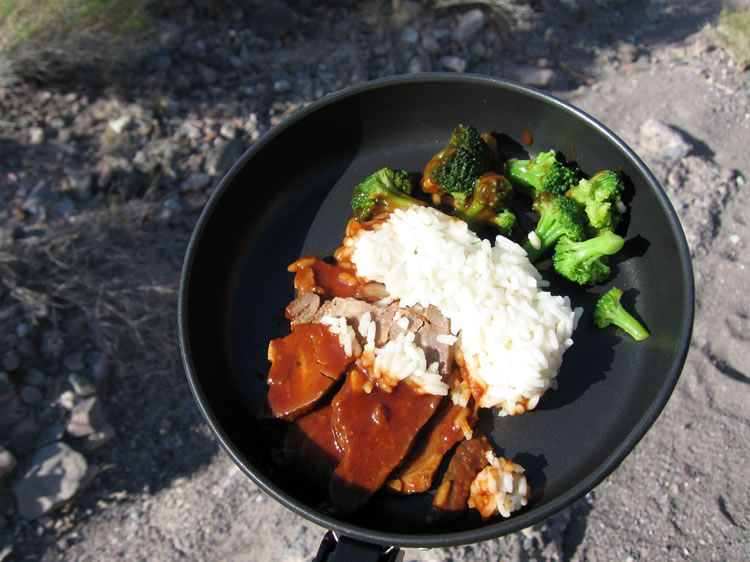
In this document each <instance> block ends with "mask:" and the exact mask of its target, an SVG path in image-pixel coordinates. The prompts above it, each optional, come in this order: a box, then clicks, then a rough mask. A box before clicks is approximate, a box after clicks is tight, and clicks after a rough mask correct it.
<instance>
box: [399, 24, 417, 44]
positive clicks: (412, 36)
mask: <svg viewBox="0 0 750 562" xmlns="http://www.w3.org/2000/svg"><path fill="white" fill-rule="evenodd" d="M400 40H401V42H403V43H406V44H407V45H416V44H417V43H418V42H419V32H418V31H417V30H416V29H414V28H413V27H412V26H410V25H407V26H406V27H404V28H403V29H402V30H401V37H400Z"/></svg>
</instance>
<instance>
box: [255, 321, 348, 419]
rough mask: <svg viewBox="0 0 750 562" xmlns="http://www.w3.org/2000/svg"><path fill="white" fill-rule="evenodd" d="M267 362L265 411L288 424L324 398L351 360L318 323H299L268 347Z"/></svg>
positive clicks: (328, 332)
mask: <svg viewBox="0 0 750 562" xmlns="http://www.w3.org/2000/svg"><path fill="white" fill-rule="evenodd" d="M268 360H269V361H271V369H270V370H269V372H268V378H267V382H268V386H269V388H268V394H267V396H266V402H267V405H268V409H269V411H270V412H271V415H272V416H273V417H276V418H280V419H285V420H289V421H292V420H294V419H296V418H298V417H299V416H301V415H302V414H304V413H306V412H309V411H310V410H311V409H312V408H313V407H314V406H315V405H316V404H317V403H318V401H319V400H320V399H321V398H322V397H323V396H325V395H326V393H327V392H328V391H329V390H330V389H331V388H332V387H333V385H334V384H335V383H336V381H337V380H339V379H340V378H341V376H342V375H343V374H344V372H345V371H346V369H347V367H348V366H349V364H350V363H351V362H352V361H353V360H354V358H353V357H348V356H347V355H346V353H345V351H344V348H343V347H342V346H341V344H340V343H339V339H338V336H337V335H335V334H333V333H331V332H330V331H329V330H328V328H326V327H325V326H323V325H322V324H300V325H298V326H297V327H296V329H295V330H294V331H293V332H292V333H291V334H289V335H288V336H286V337H283V338H278V339H275V340H272V341H271V343H269V344H268Z"/></svg>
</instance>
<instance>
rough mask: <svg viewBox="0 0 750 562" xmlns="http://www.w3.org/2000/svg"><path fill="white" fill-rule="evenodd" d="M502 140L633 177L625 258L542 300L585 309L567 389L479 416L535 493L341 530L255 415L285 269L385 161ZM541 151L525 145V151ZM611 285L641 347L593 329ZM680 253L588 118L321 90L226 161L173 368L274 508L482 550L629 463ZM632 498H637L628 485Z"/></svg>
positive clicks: (317, 248) (382, 84)
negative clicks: (487, 513) (485, 513)
mask: <svg viewBox="0 0 750 562" xmlns="http://www.w3.org/2000/svg"><path fill="white" fill-rule="evenodd" d="M459 123H465V124H471V125H474V126H475V127H477V128H478V129H479V130H482V131H493V132H495V133H499V134H500V139H501V145H502V148H503V150H504V151H505V152H506V154H508V155H512V154H523V153H524V152H525V151H528V153H531V154H532V155H533V154H535V153H537V152H539V151H542V150H548V149H557V150H559V151H562V152H563V153H564V154H565V155H566V156H567V157H568V158H569V159H574V160H576V161H577V162H578V164H579V165H580V167H581V168H582V169H583V170H584V171H586V172H589V173H594V172H596V171H598V170H600V169H604V168H614V169H618V170H621V171H622V172H624V174H625V175H626V176H627V178H628V179H629V183H630V185H629V190H628V198H629V201H628V204H629V207H630V209H631V211H630V212H631V214H630V219H629V221H628V222H627V224H626V225H625V233H624V234H625V238H626V246H625V248H624V249H623V251H622V252H621V253H620V254H618V256H617V257H616V258H615V259H614V261H613V262H612V263H613V265H614V268H613V269H614V276H613V278H612V279H611V281H610V282H609V283H608V284H607V285H605V286H601V287H595V288H591V289H581V288H579V287H576V286H573V285H571V284H568V283H567V282H564V281H560V280H557V279H554V278H552V277H550V279H552V291H553V292H557V293H560V292H564V293H566V294H569V295H570V296H571V299H572V302H573V304H574V306H582V307H584V309H585V310H586V313H585V314H584V316H583V318H582V319H581V321H580V323H579V327H578V329H577V331H576V333H575V334H574V340H575V344H574V345H573V347H572V348H571V349H570V350H568V351H567V352H566V355H565V359H564V363H563V366H562V369H561V371H560V373H559V376H558V380H559V388H558V389H557V390H555V391H550V392H548V393H547V394H546V395H545V396H544V398H543V399H542V401H541V403H540V405H539V406H538V407H537V409H536V410H534V411H531V412H528V413H526V414H523V415H521V416H513V417H508V418H499V417H497V416H495V415H493V414H491V413H490V412H486V414H487V415H485V416H483V417H482V418H481V420H480V423H481V425H482V426H483V427H484V428H485V430H486V431H487V432H488V433H489V435H490V436H491V439H492V441H493V443H494V445H495V447H496V449H497V450H498V451H499V453H501V454H503V455H504V456H506V457H507V458H510V459H512V460H514V461H516V462H518V463H520V464H522V465H523V466H524V467H525V468H526V474H527V478H528V481H529V484H530V485H531V486H532V488H533V493H532V496H531V500H530V502H529V505H528V506H527V507H526V508H525V509H523V510H522V511H520V512H518V513H517V514H516V515H514V516H513V517H511V518H510V519H502V518H495V519H491V520H488V521H482V520H481V518H479V517H478V516H477V515H476V514H475V513H474V511H473V510H471V511H470V512H467V514H466V515H465V516H463V517H462V518H460V519H459V520H457V521H455V522H453V523H451V524H449V525H446V526H441V527H427V526H425V524H424V523H423V514H424V512H425V510H426V509H427V506H428V505H429V504H430V502H431V500H432V498H431V495H430V494H422V495H416V496H413V497H393V496H388V495H385V494H383V495H378V496H376V497H374V498H373V499H372V500H371V501H370V502H369V503H368V504H367V505H366V506H365V507H364V508H363V509H362V510H360V511H359V512H357V513H356V514H354V515H352V516H348V517H346V518H345V519H342V518H337V517H334V516H331V515H329V514H327V513H326V512H324V511H322V510H320V509H319V508H318V504H319V502H320V500H321V499H322V496H321V494H320V492H317V491H315V490H314V489H311V488H310V487H308V486H305V485H303V484H301V483H300V482H299V480H298V479H297V478H292V477H290V475H289V474H286V473H285V472H283V471H281V470H279V469H278V468H277V467H276V465H275V464H274V463H273V461H272V458H271V454H270V451H271V448H272V447H271V446H272V444H273V442H274V440H275V439H278V435H277V434H276V433H275V432H273V431H269V430H267V429H266V428H265V426H264V425H263V424H262V423H261V422H259V421H258V420H256V417H255V412H256V411H257V409H258V407H259V405H260V404H261V402H262V401H263V398H264V396H265V394H266V384H265V377H266V374H267V371H268V367H269V363H268V361H267V360H266V349H267V345H268V342H269V340H270V339H272V338H275V337H280V336H283V335H285V334H287V333H288V330H289V328H288V323H287V321H286V320H285V319H284V315H283V309H284V307H285V306H286V304H287V303H288V302H289V301H291V300H292V298H293V297H294V291H293V287H292V277H291V274H289V273H287V271H286V267H287V265H288V264H290V263H291V262H293V261H294V260H295V259H297V258H298V257H300V256H301V255H304V254H315V255H318V256H321V257H323V256H329V255H330V254H331V253H332V252H333V250H334V249H335V248H337V247H338V246H339V245H340V243H341V239H342V237H343V232H344V226H345V224H346V222H347V220H348V218H349V216H350V208H349V201H350V196H351V190H352V188H353V186H354V185H355V184H356V183H358V182H359V181H361V180H362V179H364V177H365V176H366V175H368V174H369V173H371V172H373V171H374V170H376V169H378V168H380V167H383V166H391V167H393V168H406V169H408V170H410V171H412V172H420V171H421V170H422V168H423V166H424V164H425V163H426V162H427V160H428V159H429V158H430V156H432V155H433V154H434V153H435V152H437V150H439V149H440V148H441V147H442V146H444V144H445V142H446V141H447V138H448V137H449V135H450V132H451V131H452V129H453V127H454V126H455V125H457V124H459ZM529 135H531V137H530V138H531V139H533V143H532V144H531V145H529V146H527V145H525V144H524V139H525V140H526V141H528V140H530V138H529ZM611 285H617V286H620V287H622V288H623V289H625V290H626V293H625V297H624V302H625V303H626V305H628V306H631V307H632V308H634V309H635V311H636V312H637V314H639V315H640V317H641V318H642V319H643V320H644V323H645V324H646V325H647V327H648V328H649V330H650V331H651V334H652V335H651V337H650V338H648V339H647V340H645V341H643V342H634V341H633V340H630V339H629V338H628V337H627V336H623V335H622V333H620V332H618V331H616V330H614V329H605V330H601V329H598V328H596V327H594V326H593V323H592V320H591V315H590V311H591V307H592V305H593V303H594V301H595V300H596V298H597V297H598V296H599V295H600V294H601V293H603V292H604V290H605V289H607V288H609V287H610V286H611ZM693 291H694V289H693V277H692V268H691V263H690V257H689V252H688V248H687V244H686V242H685V238H684V235H683V232H682V230H681V227H680V224H679V222H678V219H677V218H676V215H675V212H674V210H673V208H672V207H671V205H670V203H669V200H668V199H667V197H666V195H665V193H664V191H663V190H662V188H661V187H660V186H659V184H658V182H657V181H656V180H655V179H654V177H653V175H652V174H651V173H650V172H649V171H648V169H647V168H646V166H645V165H644V164H643V162H641V160H640V159H639V158H638V157H637V156H636V155H635V154H634V153H633V152H632V151H631V150H630V149H629V148H628V147H627V146H625V145H624V143H623V142H622V141H621V140H619V139H618V138H617V137H616V136H615V135H614V134H612V133H611V132H610V131H609V130H607V129H606V128H605V127H604V126H602V125H601V124H600V123H598V122H597V121H595V120H594V119H592V118H591V117H590V116H588V115H586V114H584V113H582V112H581V111H579V110H577V109H575V108H574V107H572V106H570V105H568V104H566V103H565V102H563V101H560V100H558V99H556V98H554V97H551V96H549V95H547V94H544V93H542V92H539V91H537V90H534V89H531V88H528V87H525V86H522V85H519V84H515V83H512V82H507V81H502V80H497V79H490V78H484V77H477V76H466V75H455V74H450V75H433V74H427V75H411V76H403V77H396V78H390V79H384V80H378V81H374V82H371V83H367V84H363V85H361V86H358V87H355V88H352V89H349V90H345V91H342V92H339V93H336V94H333V95H330V96H328V97H326V98H324V99H322V100H320V101H319V102H317V103H315V104H313V105H311V106H309V107H307V108H305V109H304V110H301V111H300V112H299V113H297V114H295V115H294V116H292V117H291V118H289V119H287V120H286V121H285V122H283V123H282V124H281V125H280V126H278V127H276V128H275V129H273V130H272V131H270V132H269V133H268V134H267V135H265V136H264V137H263V138H262V139H261V140H260V141H259V142H257V143H256V144H255V145H253V146H252V148H251V149H250V150H248V151H247V153H246V154H244V155H243V157H242V158H241V159H240V160H239V161H238V162H237V163H236V164H235V166H234V167H233V168H232V169H231V170H230V172H229V173H228V174H227V175H226V177H225V178H224V179H223V180H222V181H221V183H220V184H219V186H218V187H217V189H216V191H215V193H214V194H213V196H212V197H211V199H210V201H209V202H208V204H207V205H206V208H205V210H204V211H203V213H202V215H201V217H200V219H199V221H198V224H197V226H196V228H195V232H194V234H193V237H192V239H191V241H190V245H189V248H188V251H187V255H186V258H185V263H184V269H183V272H182V279H181V290H180V299H179V326H180V344H181V349H182V356H183V360H184V364H185V368H186V370H187V377H188V381H189V383H190V386H191V388H192V391H193V393H194V396H195V399H196V401H197V402H198V405H199V407H200V409H201V411H202V412H203V414H204V416H205V418H206V420H207V421H208V423H209V425H210V426H211V428H212V430H213V431H214V433H215V434H216V436H217V438H218V439H219V441H220V443H221V445H222V446H223V448H224V449H225V450H226V451H227V453H228V454H229V455H230V456H231V457H232V459H233V460H234V461H235V462H236V463H237V465H238V466H239V467H240V469H241V470H242V471H243V472H244V473H245V474H246V475H247V476H249V477H250V478H251V479H252V480H253V481H254V482H255V483H256V484H257V485H258V486H260V487H261V488H262V489H263V490H264V491H265V492H267V493H268V494H270V495H271V496H272V497H273V498H275V499H276V500H278V501H280V502H281V503H282V504H284V505H285V506H287V507H288V508H290V509H292V510H293V511H295V512H296V513H298V514H300V515H302V516H304V517H306V518H308V519H309V520H311V521H313V522H314V523H317V524H319V525H321V526H323V527H326V528H328V529H331V530H333V531H335V532H336V533H337V534H339V535H341V536H344V537H348V538H349V539H352V540H354V541H355V542H357V541H363V542H367V543H375V544H379V545H394V546H398V547H401V546H403V547H441V546H450V545H456V544H466V543H472V542H478V541H482V540H486V539H490V538H494V537H498V536H501V535H505V534H508V533H511V532H515V531H518V530H520V529H523V528H525V527H527V526H529V525H532V524H534V523H537V522H540V521H542V520H543V519H545V518H547V517H549V516H550V515H552V514H554V513H555V512H557V511H559V510H560V509H562V508H564V507H565V506H567V505H569V504H570V503H572V502H573V501H575V500H576V499H578V498H580V497H581V496H583V495H584V494H586V493H587V492H588V491H590V490H591V489H592V488H594V487H595V486H596V485H597V484H598V483H599V482H600V481H601V480H602V479H604V478H605V477H606V476H607V475H608V474H609V473H610V472H611V471H612V470H614V469H615V468H616V467H617V465H618V464H619V463H620V462H621V461H622V460H623V459H624V458H625V456H626V455H627V454H628V453H629V452H630V451H631V449H632V448H633V447H634V446H635V444H636V443H637V442H638V441H639V440H640V439H641V438H642V437H643V435H644V434H645V432H646V431H647V429H648V428H649V427H650V426H651V424H652V423H653V422H654V421H655V420H656V418H657V416H658V415H659V413H660V412H661V410H662V408H663V407H664V405H665V403H666V401H667V399H668V398H669V396H670V394H671V392H672V390H673V388H674V386H675V384H676V382H677V379H678V377H679V374H680V371H681V369H682V365H683V362H684V360H685V356H686V353H687V349H688V345H689V341H690V335H691V330H692V323H693ZM634 493H637V491H634Z"/></svg>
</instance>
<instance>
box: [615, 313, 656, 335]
mask: <svg viewBox="0 0 750 562" xmlns="http://www.w3.org/2000/svg"><path fill="white" fill-rule="evenodd" d="M611 321H612V324H615V325H616V326H619V327H620V328H622V329H623V330H625V332H627V333H628V334H629V335H630V337H632V338H633V339H634V340H636V341H641V340H645V339H646V338H647V337H648V336H649V335H650V334H649V332H648V330H647V329H646V328H645V327H644V326H643V325H642V324H641V323H640V322H638V320H636V319H635V318H634V317H633V316H632V315H631V314H630V313H629V312H628V311H627V310H625V309H624V308H622V307H619V308H617V309H615V310H613V311H612V313H611Z"/></svg>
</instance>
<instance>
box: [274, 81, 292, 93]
mask: <svg viewBox="0 0 750 562" xmlns="http://www.w3.org/2000/svg"><path fill="white" fill-rule="evenodd" d="M291 90H292V84H291V82H289V80H287V79H286V78H282V79H280V80H276V82H274V83H273V91H274V92H276V93H277V94H283V93H285V92H289V91H291Z"/></svg>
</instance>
